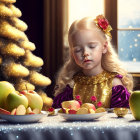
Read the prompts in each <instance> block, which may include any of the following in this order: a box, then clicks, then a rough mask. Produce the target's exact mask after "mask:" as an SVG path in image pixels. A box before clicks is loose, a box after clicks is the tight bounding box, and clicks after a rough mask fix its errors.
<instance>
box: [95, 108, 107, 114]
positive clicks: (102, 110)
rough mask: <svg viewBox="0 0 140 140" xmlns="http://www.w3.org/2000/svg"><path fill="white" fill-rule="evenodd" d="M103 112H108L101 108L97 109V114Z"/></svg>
mask: <svg viewBox="0 0 140 140" xmlns="http://www.w3.org/2000/svg"><path fill="white" fill-rule="evenodd" d="M101 112H106V110H105V108H103V107H99V108H97V109H96V111H95V113H101Z"/></svg>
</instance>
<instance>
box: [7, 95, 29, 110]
mask: <svg viewBox="0 0 140 140" xmlns="http://www.w3.org/2000/svg"><path fill="white" fill-rule="evenodd" d="M5 102H6V109H7V110H9V111H12V110H13V109H14V108H17V107H18V106H19V105H24V106H25V108H27V107H28V99H27V98H26V96H24V95H23V94H20V93H18V92H12V93H9V95H8V96H7V99H6V101H5Z"/></svg>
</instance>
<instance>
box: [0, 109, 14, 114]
mask: <svg viewBox="0 0 140 140" xmlns="http://www.w3.org/2000/svg"><path fill="white" fill-rule="evenodd" d="M0 114H6V115H10V114H11V113H10V112H9V111H8V110H5V109H3V108H0Z"/></svg>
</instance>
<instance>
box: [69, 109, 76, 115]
mask: <svg viewBox="0 0 140 140" xmlns="http://www.w3.org/2000/svg"><path fill="white" fill-rule="evenodd" d="M76 112H77V111H76V110H73V109H70V110H69V111H68V113H69V114H76Z"/></svg>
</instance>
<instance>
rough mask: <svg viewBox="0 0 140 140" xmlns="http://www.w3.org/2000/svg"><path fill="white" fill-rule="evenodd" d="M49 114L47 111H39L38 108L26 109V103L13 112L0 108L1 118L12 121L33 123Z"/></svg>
mask: <svg viewBox="0 0 140 140" xmlns="http://www.w3.org/2000/svg"><path fill="white" fill-rule="evenodd" d="M47 116H48V112H47V111H39V109H38V108H35V109H33V110H32V109H31V108H30V107H28V108H27V109H26V108H25V106H24V105H19V106H18V107H17V108H14V109H13V110H12V111H11V112H10V111H8V110H5V109H3V108H0V118H1V119H4V120H7V121H8V122H11V123H33V122H38V121H39V120H41V119H42V118H43V117H47Z"/></svg>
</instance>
